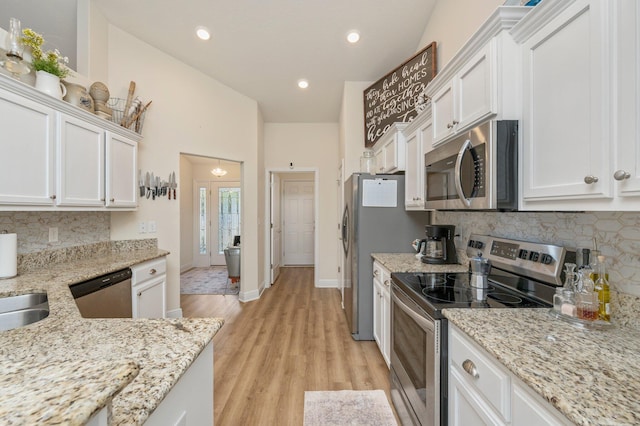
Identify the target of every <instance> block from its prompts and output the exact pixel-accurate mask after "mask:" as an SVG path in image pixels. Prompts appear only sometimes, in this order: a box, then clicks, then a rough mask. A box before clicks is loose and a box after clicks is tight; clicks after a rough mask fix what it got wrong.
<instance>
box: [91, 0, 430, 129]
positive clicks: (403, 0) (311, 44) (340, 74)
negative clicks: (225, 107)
mask: <svg viewBox="0 0 640 426" xmlns="http://www.w3.org/2000/svg"><path fill="white" fill-rule="evenodd" d="M92 1H93V4H94V5H96V6H97V8H98V9H99V10H100V11H101V12H102V13H103V14H104V15H105V16H106V18H107V20H108V21H109V22H111V23H112V24H114V25H116V26H118V27H120V28H122V29H123V30H125V31H126V32H128V33H130V34H132V35H134V36H135V37H137V38H139V39H141V40H143V41H145V42H146V43H148V44H150V45H152V46H154V47H156V48H158V49H160V50H162V51H164V52H165V53H167V54H169V55H171V56H173V57H175V58H177V59H179V60H180V61H182V62H184V63H186V64H188V65H190V66H192V67H194V68H196V69H198V70H200V71H201V72H203V73H204V74H207V75H209V76H211V77H213V78H215V79H216V80H218V81H220V82H222V83H223V84H225V85H227V86H229V87H231V88H233V89H234V90H236V91H238V92H240V93H242V94H244V95H246V96H248V97H250V98H252V99H255V100H256V101H257V102H258V104H259V106H260V110H261V111H262V114H263V118H264V120H265V122H277V123H290V122H316V123H317V122H337V121H338V117H339V113H340V102H341V96H342V90H343V85H344V82H345V81H372V82H373V81H376V80H378V79H379V78H381V77H383V76H384V75H385V74H386V73H387V72H389V71H391V70H392V69H393V68H395V67H396V66H398V65H400V64H401V63H402V62H404V61H405V60H406V59H407V58H409V57H411V56H412V55H413V54H414V53H415V52H416V51H417V50H418V49H419V48H420V47H422V46H419V44H420V39H421V37H422V35H423V32H424V29H425V26H426V24H427V21H428V18H429V15H430V13H431V10H432V9H433V5H434V4H435V2H436V1H437V0H393V1H391V0H386V1H382V0H231V1H229V0H224V1H223V0H187V1H183V2H179V1H175V0H135V1H132V0H92ZM197 26H205V27H207V28H208V29H209V30H210V32H211V39H210V40H209V41H201V40H199V39H197V38H196V36H195V28H196V27H197ZM353 29H356V30H358V31H359V33H360V35H361V39H360V42H358V43H357V44H353V45H352V44H350V43H348V42H347V41H346V34H347V32H348V31H349V30H353ZM300 79H307V80H308V81H309V87H308V88H307V89H305V90H302V89H299V88H298V87H297V81H298V80H300Z"/></svg>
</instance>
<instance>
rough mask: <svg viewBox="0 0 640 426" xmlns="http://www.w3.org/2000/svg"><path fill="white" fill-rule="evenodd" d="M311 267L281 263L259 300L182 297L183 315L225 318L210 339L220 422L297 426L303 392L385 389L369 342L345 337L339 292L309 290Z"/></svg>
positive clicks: (381, 370) (386, 384)
mask: <svg viewBox="0 0 640 426" xmlns="http://www.w3.org/2000/svg"><path fill="white" fill-rule="evenodd" d="M313 272H314V271H313V268H283V269H282V271H281V275H280V277H279V278H278V280H277V281H276V283H275V284H274V285H273V286H272V287H271V288H270V289H267V290H266V291H265V292H264V293H263V295H262V298H261V299H260V300H258V301H254V302H249V303H245V304H242V303H240V302H238V298H237V297H236V296H212V295H181V304H182V309H183V314H184V316H185V317H212V316H213V317H223V318H224V319H225V325H224V326H223V327H222V329H221V330H220V332H218V334H217V335H216V336H215V337H214V339H213V341H214V418H215V424H216V425H219V426H224V425H238V424H243V425H276V424H278V425H302V422H303V411H304V410H303V407H304V391H307V390H341V389H360V390H366V389H383V390H384V391H385V392H386V393H387V397H388V396H389V377H388V376H389V370H388V368H387V366H386V364H385V363H384V360H383V359H382V355H381V354H380V352H379V350H378V347H377V346H376V343H375V342H373V341H367V342H356V341H354V340H353V339H352V338H351V335H350V334H349V330H348V327H347V323H346V320H345V316H344V312H342V309H341V307H340V293H339V292H338V291H337V290H336V289H327V288H314V286H313Z"/></svg>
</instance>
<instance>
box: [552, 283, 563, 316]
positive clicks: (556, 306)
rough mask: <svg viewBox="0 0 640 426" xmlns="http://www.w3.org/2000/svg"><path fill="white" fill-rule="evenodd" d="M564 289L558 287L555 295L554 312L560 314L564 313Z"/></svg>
mask: <svg viewBox="0 0 640 426" xmlns="http://www.w3.org/2000/svg"><path fill="white" fill-rule="evenodd" d="M563 292H564V288H563V287H556V294H554V295H553V310H554V311H556V312H558V313H560V312H562V304H563V303H564V297H563V296H562V293H563Z"/></svg>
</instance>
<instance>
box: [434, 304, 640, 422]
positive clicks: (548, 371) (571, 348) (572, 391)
mask: <svg viewBox="0 0 640 426" xmlns="http://www.w3.org/2000/svg"><path fill="white" fill-rule="evenodd" d="M443 313H444V315H445V317H447V318H448V319H449V321H450V322H451V323H453V324H455V325H456V326H458V327H459V328H460V329H461V330H462V331H463V332H465V333H466V334H467V335H468V336H469V337H470V338H471V339H473V340H474V341H476V342H477V343H478V344H479V345H480V346H482V347H483V348H484V349H485V350H486V351H487V352H488V353H489V354H491V355H493V356H494V357H495V358H496V359H497V360H498V361H500V362H501V363H502V364H503V365H504V366H505V367H506V368H507V369H508V370H510V371H511V372H512V373H513V374H515V375H516V376H517V377H518V378H520V379H521V380H522V381H524V382H525V383H526V384H527V385H529V386H530V387H531V389H533V390H534V391H535V392H537V393H538V394H540V395H541V396H542V397H543V398H544V399H545V400H547V401H549V403H551V405H553V406H554V407H556V408H557V409H558V410H559V411H560V412H562V414H564V415H565V416H566V417H567V418H568V419H569V420H571V421H572V422H574V423H576V424H579V425H638V424H640V399H639V398H638V395H640V367H639V364H638V352H640V330H638V329H636V328H632V327H621V326H617V327H615V328H613V329H609V330H606V331H605V330H603V331H595V330H588V331H587V330H582V329H579V328H577V327H575V326H573V325H570V324H568V323H565V322H563V321H560V320H558V319H554V318H552V317H551V316H550V315H549V313H548V310H547V309H445V310H444V311H443ZM548 336H552V338H549V337H548Z"/></svg>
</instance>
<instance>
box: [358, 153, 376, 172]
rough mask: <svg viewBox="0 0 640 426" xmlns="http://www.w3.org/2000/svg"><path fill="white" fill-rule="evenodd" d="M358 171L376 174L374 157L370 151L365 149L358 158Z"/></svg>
mask: <svg viewBox="0 0 640 426" xmlns="http://www.w3.org/2000/svg"><path fill="white" fill-rule="evenodd" d="M360 171H361V172H362V173H371V174H372V175H374V174H376V157H375V156H374V155H373V150H372V149H365V150H364V152H363V153H362V157H360Z"/></svg>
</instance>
